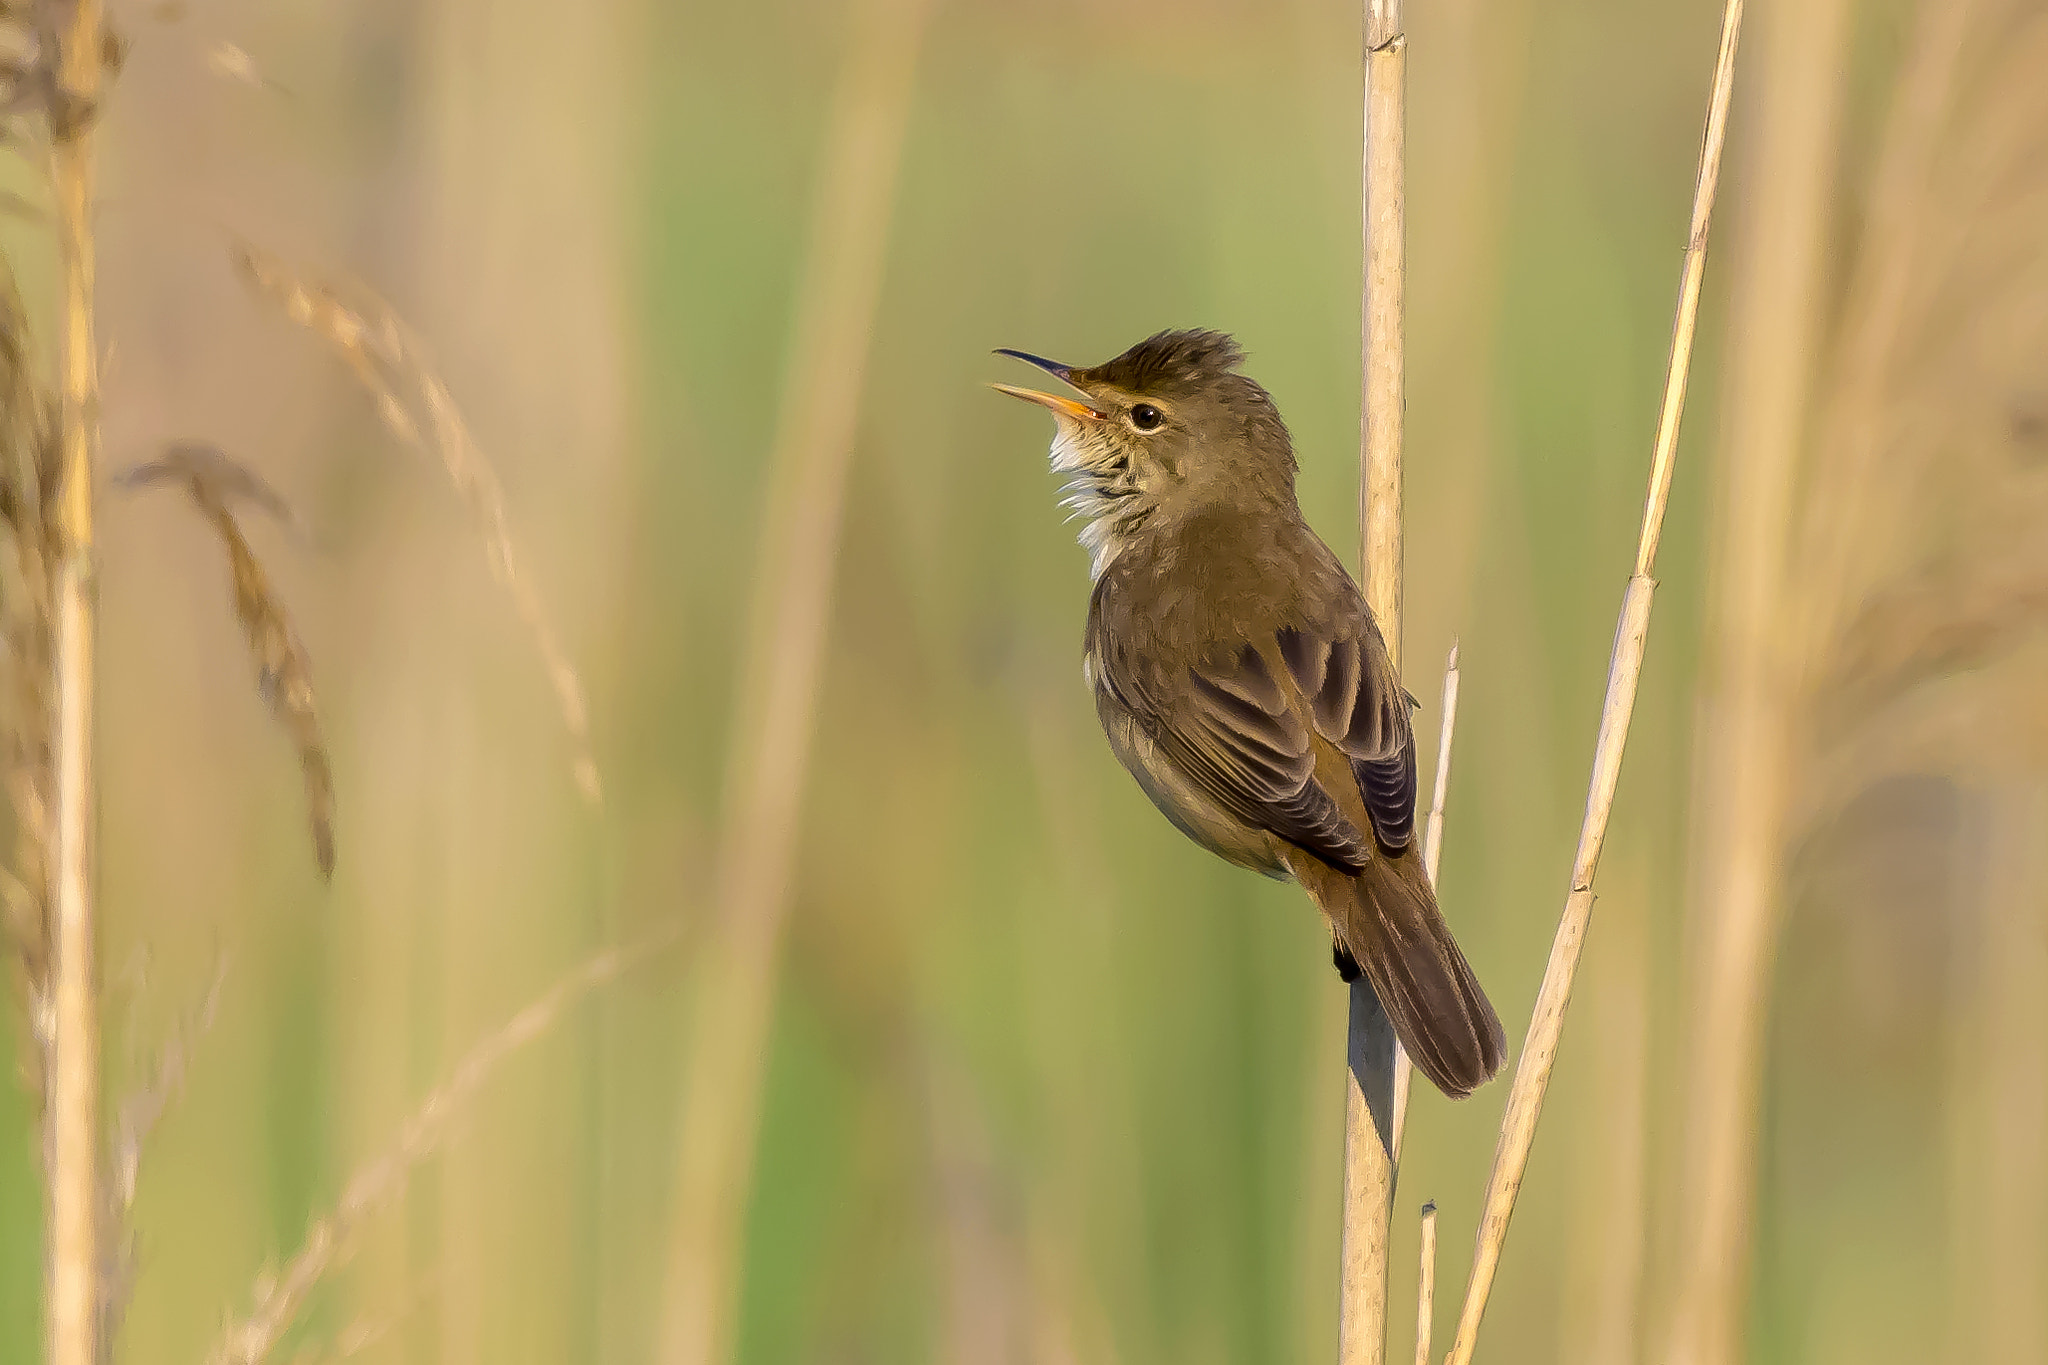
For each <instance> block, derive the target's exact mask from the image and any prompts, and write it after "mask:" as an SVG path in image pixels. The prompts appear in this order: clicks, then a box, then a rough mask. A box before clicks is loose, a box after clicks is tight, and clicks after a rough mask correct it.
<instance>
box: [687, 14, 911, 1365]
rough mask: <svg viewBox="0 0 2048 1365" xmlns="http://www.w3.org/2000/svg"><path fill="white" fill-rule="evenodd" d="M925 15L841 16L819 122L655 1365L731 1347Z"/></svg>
mask: <svg viewBox="0 0 2048 1365" xmlns="http://www.w3.org/2000/svg"><path fill="white" fill-rule="evenodd" d="M928 9H929V6H928V4H927V3H926V0H872V3H869V4H866V5H863V6H860V7H858V9H857V11H856V14H855V17H854V20H853V22H854V23H855V25H856V26H857V28H858V29H859V32H858V34H857V36H856V37H855V38H854V41H853V43H852V44H851V47H850V49H849V52H848V56H847V59H846V66H845V67H844V68H843V71H842V75H841V78H840V82H839V88H838V91H837V93H836V95H835V96H834V100H833V104H832V109H831V114H830V117H829V120H828V122H827V125H826V126H827V129H828V134H827V136H828V144H827V149H826V153H825V156H824V159H823V161H822V162H821V163H820V166H821V171H820V173H821V175H822V180H821V183H820V184H819V187H818V190H817V194H816V198H815V200H814V203H813V215H814V216H813V219H812V232H811V240H810V243H809V246H808V247H807V259H806V264H805V273H804V278H805V281H806V287H805V288H804V289H803V290H801V291H800V293H799V297H800V298H802V299H803V300H804V304H803V308H802V311H801V313H800V315H799V317H798V320H797V327H796V351H795V355H794V358H793V361H792V363H791V365H790V368H789V371H788V374H787V376H786V379H785V386H784V390H783V403H782V411H781V414H780V418H779V421H778V427H777V434H776V439H775V446H774V452H773V455H772V457H771V470H772V473H771V476H770V480H771V481H770V492H769V498H768V505H767V511H766V513H765V517H764V520H763V523H762V531H761V537H760V542H759V554H760V559H759V565H758V569H757V572H756V574H755V579H754V581H755V584H756V593H755V599H754V603H753V607H752V611H751V614H750V617H749V625H748V642H747V647H746V653H745V664H744V671H743V673H742V677H741V686H740V690H739V695H740V697H741V698H742V699H743V700H742V707H743V711H742V716H741V718H740V721H739V722H738V724H737V725H736V727H735V733H736V734H737V735H738V736H739V738H738V739H737V740H736V741H735V743H734V745H733V748H732V753H731V763H730V767H729V771H728V777H727V782H726V803H727V804H726V812H725V830H724V835H723V842H722V846H721V848H720V851H719V860H718V874H717V878H718V879H717V888H718V890H717V898H718V899H717V929H716V930H715V931H714V937H713V939H712V941H711V942H710V943H708V944H707V945H706V950H705V953H706V961H705V962H703V963H702V964H700V969H699V971H698V972H697V974H696V975H697V982H698V989H697V993H696V998H695V1000H694V1001H693V1005H692V1009H691V1015H690V1021H689V1034H688V1037H687V1039H686V1040H685V1047H686V1049H687V1057H686V1062H685V1070H684V1080H683V1085H684V1092H683V1109H682V1125H683V1126H682V1133H681V1136H680V1139H679V1142H678V1152H677V1170H676V1184H675V1196H674V1197H675V1203H674V1211H673V1222H672V1230H671V1235H670V1241H669V1248H668V1268H667V1281H666V1284H667V1292H666V1293H665V1295H664V1302H665V1305H666V1308H665V1313H664V1321H663V1325H662V1331H661V1339H660V1346H659V1358H660V1359H661V1360H662V1361H664V1362H666V1365H716V1362H719V1361H722V1360H724V1359H725V1358H726V1356H727V1355H728V1354H729V1352H730V1350H731V1341H732V1331H731V1322H732V1318H733V1315H734V1308H735V1298H736V1294H737V1289H738V1286H737V1283H736V1282H735V1278H734V1274H733V1271H734V1267H735V1266H737V1265H738V1264H739V1263H740V1259H741V1257H740V1239H741V1230H742V1216H743V1214H744V1211H745V1209H746V1206H747V1199H748V1195H749V1191H750V1190H751V1188H752V1184H753V1165H754V1148H755V1142H756V1138H757V1130H758V1127H759V1122H760V1091H761V1073H762V1068H763V1065H764V1063H765V1061H766V1053H767V1044H768V1026H769V1021H770V1019H771V1018H772V1015H773V1011H774V1000H775V989H776V974H777V967H778V964H779V961H780V958H781V945H782V938H783V930H784V927H785V924H786V922H787V919H788V912H789V891H790V888H789V882H790V873H791V863H792V855H793V853H794V850H795V844H796V834H797V815H798V808H799V804H800V798H801V796H802V792H803V788H804V783H805V780H806V774H807V770H808V767H809V762H810V748H811V731H812V727H813V723H814V720H815V717H816V711H817V702H818V692H819V682H820V678H821V675H822V671H823V665H824V653H825V639H826V626H827V622H828V620H829V615H830V604H831V599H832V591H833V584H834V576H835V569H836V563H835V561H836V558H837V554H838V545H839V533H840V523H841V512H842V509H843V503H844V498H845V488H846V476H847V469H848V465H849V463H850V460H851V456H852V453H853V444H854V429H855V420H856V416H857V414H858V411H859V405H860V394H861V385H862V382H863V379H864V376H865V373H866V360H867V354H868V344H869V338H870V334H871V332H872V329H873V324H874V316H875V307H876V302H877V299H878V298H879V296H880V291H881V282H882V268H883V264H884V261H885V258H886V254H887V253H886V248H887V245H888V241H889V229H890V224H891V220H892V217H893V211H894V205H895V198H896V195H895V186H896V175H897V167H898V164H899V162H900V159H901V155H902V149H903V140H904V133H905V130H906V128H907V126H908V121H909V112H910V97H911V92H912V88H913V82H914V78H915V75H916V68H917V53H918V49H919V47H920V45H921V40H922V37H923V33H924V28H925V20H926V15H927V13H928Z"/></svg>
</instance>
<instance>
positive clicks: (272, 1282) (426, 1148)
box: [206, 925, 682, 1365]
mask: <svg viewBox="0 0 2048 1365" xmlns="http://www.w3.org/2000/svg"><path fill="white" fill-rule="evenodd" d="M681 937H682V930H681V927H680V926H679V925H669V926H665V927H663V928H662V929H660V930H658V931H656V932H654V933H652V934H650V935H648V936H647V937H646V938H643V939H641V940H640V941H639V942H637V943H633V944H627V945H623V946H620V947H614V948H607V949H604V950H603V951H601V952H599V953H596V954H595V955H593V956H592V957H590V958H589V959H588V960H586V961H585V962H584V963H583V964H582V965H581V966H579V967H577V968H575V969H574V970H573V971H571V972H570V973H569V974H568V975H566V976H564V977H562V978H561V979H560V980H559V981H557V982H555V984H554V985H553V986H550V987H549V988H548V989H547V990H546V991H545V992H543V993H542V994H541V995H540V996H539V997H538V998H536V999H535V1000H534V1001H532V1003H530V1004H528V1005H527V1006H526V1007H525V1008H524V1009H522V1010H520V1011H519V1012H518V1013H517V1014H515V1015H513V1016H512V1017H511V1018H510V1019H508V1020H506V1021H505V1023H504V1024H503V1025H502V1026H501V1027H499V1028H498V1029H497V1031H495V1032H494V1033H491V1034H490V1035H488V1036H487V1037H485V1038H483V1039H482V1040H481V1041H479V1042H478V1043H477V1044H476V1045H475V1046H474V1047H472V1048H471V1049H470V1050H469V1051H468V1052H467V1053H466V1054H464V1056H463V1057H462V1060H461V1061H459V1062H457V1063H456V1065H455V1068H454V1070H452V1071H450V1072H449V1073H448V1075H447V1076H446V1078H444V1079H443V1080H442V1081H441V1083H440V1084H439V1085H437V1086H435V1087H434V1088H433V1089H432V1090H431V1091H429V1092H428V1093H427V1095H426V1097H425V1098H424V1099H422V1100H421V1101H420V1103H419V1105H418V1106H417V1107H416V1108H415V1109H414V1110H413V1111H412V1113H411V1114H410V1115H408V1116H407V1117H406V1120H405V1122H404V1123H403V1124H401V1125H400V1126H399V1130H398V1133H397V1135H396V1137H395V1138H394V1139H393V1141H392V1143H391V1145H390V1146H389V1147H386V1148H385V1149H384V1150H383V1151H381V1152H379V1153H377V1154H376V1155H375V1156H373V1157H371V1158H370V1159H369V1160H367V1161H365V1162H364V1163H363V1164H362V1165H360V1166H358V1167H357V1168H356V1169H355V1171H354V1173H353V1174H352V1175H350V1176H349V1179H348V1183H347V1184H346V1185H345V1186H343V1188H342V1192H341V1198H340V1199H339V1200H338V1201H337V1202H336V1203H335V1206H334V1207H333V1208H332V1209H331V1210H329V1211H328V1212H327V1213H326V1214H325V1215H323V1216H322V1217H320V1218H319V1219H317V1220H315V1222H314V1223H313V1226H312V1227H311V1228H310V1229H308V1231H307V1233H306V1238H305V1240H304V1241H303V1242H302V1243H300V1245H299V1249H298V1250H297V1251H296V1252H294V1253H293V1255H292V1258H291V1259H290V1260H289V1261H287V1262H286V1263H285V1264H284V1266H283V1268H282V1269H280V1270H276V1271H265V1272H264V1273H263V1274H262V1275H260V1276H259V1277H258V1278H257V1280H256V1283H255V1286H254V1288H253V1289H252V1291H251V1299H252V1302H251V1305H250V1308H249V1311H248V1312H247V1313H246V1314H244V1315H243V1316H240V1317H237V1318H231V1319H230V1320H229V1321H228V1322H227V1323H226V1324H225V1325H224V1326H223V1327H222V1328H221V1331H220V1334H219V1336H217V1337H216V1338H215V1339H214V1344H213V1346H212V1348H211V1349H210V1350H208V1352H207V1354H206V1360H207V1365H257V1362H260V1361H265V1360H268V1359H270V1357H271V1355H272V1354H273V1353H274V1352H275V1351H276V1350H277V1348H278V1346H279V1345H280V1343H281V1342H282V1341H283V1339H284V1337H285V1335H286V1334H287V1333H288V1332H290V1330H291V1329H292V1326H293V1325H294V1324H295V1323H296V1322H297V1320H298V1315H299V1311H300V1309H302V1308H303V1307H304V1306H305V1301H306V1297H307V1295H309V1294H310V1293H312V1291H313V1290H314V1288H315V1287H316V1286H318V1285H319V1283H320V1281H321V1280H322V1279H323V1278H325V1277H326V1275H327V1274H328V1273H329V1272H330V1271H332V1270H334V1269H335V1268H336V1267H338V1266H340V1265H342V1264H343V1263H344V1262H346V1261H347V1259H348V1257H349V1255H350V1254H351V1253H352V1251H353V1250H354V1242H355V1235H356V1232H357V1230H358V1229H359V1228H360V1227H361V1226H362V1224H363V1222H364V1220H366V1219H367V1218H369V1217H370V1216H371V1215H372V1214H374V1213H376V1212H377V1211H378V1210H379V1209H381V1208H383V1207H385V1206H386V1205H387V1204H389V1203H390V1202H391V1201H392V1200H394V1199H396V1198H397V1197H398V1196H399V1195H400V1194H401V1193H403V1192H404V1189H405V1186H406V1182H407V1181H408V1180H409V1179H410V1178H411V1176H412V1173H413V1171H414V1170H416V1169H417V1168H418V1167H419V1165H420V1164H421V1163H422V1162H424V1161H426V1160H427V1159H428V1158H429V1157H431V1156H433V1155H434V1154H435V1153H436V1152H438V1151H440V1150H441V1148H442V1147H443V1145H444V1144H445V1143H446V1142H447V1141H448V1137H449V1133H450V1132H451V1130H452V1129H453V1128H454V1126H455V1124H456V1122H457V1121H458V1120H459V1119H460V1118H461V1117H462V1116H463V1114H464V1113H465V1112H466V1111H467V1110H468V1108H469V1106H470V1104H471V1102H472V1101H473V1100H474V1099H475V1098H476V1095H477V1092H478V1091H479V1090H481V1089H482V1088H483V1086H484V1084H485V1082H487V1081H489V1080H490V1079H491V1078H492V1077H493V1076H494V1075H496V1074H497V1071H498V1068H499V1067H501V1066H502V1065H503V1064H504V1063H505V1062H506V1061H507V1060H508V1059H509V1058H510V1057H512V1055H513V1054H515V1053H517V1052H519V1051H521V1050H522V1049H524V1048H526V1047H527V1046H529V1045H530V1044H532V1043H534V1042H535V1041H537V1040H538V1039H540V1038H542V1037H544V1036H546V1035H547V1034H548V1033H549V1032H550V1031H551V1030H552V1029H553V1028H554V1027H555V1025H556V1024H557V1023H558V1022H559V1021H560V1020H561V1018H562V1016H563V1015H565V1014H567V1013H568V1012H569V1011H570V1010H571V1009H573V1008H574V1007H576V1006H577V1005H579V1004H581V1003H582V1002H583V1001H585V1000H587V999H589V998H590V996H591V995H593V994H594V993H595V992H597V991H599V990H601V989H603V988H604V987H606V986H608V985H610V984H611V983H612V982H614V981H616V980H618V979H619V978H620V977H621V976H624V975H625V974H626V973H627V972H629V971H631V970H633V969H634V968H636V967H638V966H641V965H642V964H644V963H645V962H647V961H648V960H649V959H650V958H652V957H654V956H656V955H657V954H660V953H662V952H665V951H667V950H668V949H670V948H672V947H674V946H675V945H676V944H677V943H678V942H680V941H681Z"/></svg>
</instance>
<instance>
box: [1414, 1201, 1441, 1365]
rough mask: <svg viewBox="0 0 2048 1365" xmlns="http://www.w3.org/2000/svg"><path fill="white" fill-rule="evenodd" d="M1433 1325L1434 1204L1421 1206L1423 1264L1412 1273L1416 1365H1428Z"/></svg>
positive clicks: (1434, 1308)
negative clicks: (1413, 1277) (1413, 1280)
mask: <svg viewBox="0 0 2048 1365" xmlns="http://www.w3.org/2000/svg"><path fill="white" fill-rule="evenodd" d="M1435 1325H1436V1201H1435V1200H1431V1201H1430V1202H1429V1203H1427V1204H1424V1205H1423V1206H1422V1261H1421V1265H1420V1266H1419V1267H1418V1268H1417V1270H1416V1274H1415V1365H1429V1338H1430V1332H1431V1329H1432V1328H1433V1327H1434V1326H1435Z"/></svg>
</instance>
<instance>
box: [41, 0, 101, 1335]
mask: <svg viewBox="0 0 2048 1365" xmlns="http://www.w3.org/2000/svg"><path fill="white" fill-rule="evenodd" d="M100 41H101V28H100V6H99V3H98V0H74V3H73V5H72V7H71V12H70V14H69V15H68V16H67V21H66V22H65V23H64V25H63V32H62V35H61V44H62V46H61V49H60V51H61V59H60V65H59V67H58V71H57V81H56V90H55V93H54V94H53V96H52V98H51V113H50V127H51V154H50V179H51V183H52V187H53V189H54V192H55V196H56V209H57V253H58V262H59V270H60V272H61V276H62V288H63V310H64V316H63V324H64V325H63V343H62V345H63V350H62V359H61V362H60V370H59V383H60V386H61V392H62V398H63V413H62V423H63V426H62V433H61V442H62V460H63V479H62V484H61V487H60V489H59V493H58V504H57V511H56V516H57V526H56V542H57V555H58V564H57V573H56V623H55V624H56V630H55V632H54V633H55V660H54V670H55V673H56V679H55V681H56V717H55V720H56V738H55V743H54V744H53V745H52V748H53V749H54V751H55V753H56V756H57V774H56V776H57V799H56V808H57V809H56V819H55V821H54V824H53V828H54V831H55V835H54V837H55V841H56V846H55V848H54V849H53V850H52V855H51V858H50V866H51V868H52V873H53V881H54V890H55V901H54V914H53V916H52V918H53V932H52V949H53V958H52V974H53V978H54V989H53V990H52V992H51V995H52V1003H53V1013H54V1016H55V1030H54V1037H53V1040H52V1041H53V1052H54V1059H53V1065H52V1068H51V1074H50V1081H49V1086H50V1094H49V1108H48V1113H49V1123H48V1128H47V1130H46V1132H45V1136H44V1158H43V1159H44V1169H45V1172H46V1177H45V1178H46V1179H47V1181H48V1184H49V1209H48V1217H49V1243H48V1246H47V1248H46V1255H47V1257H48V1274H49V1290H48V1302H47V1304H46V1306H45V1314H46V1319H47V1331H48V1338H49V1346H48V1349H49V1357H48V1358H49V1365H98V1336H99V1332H98V1328H99V1265H100V1255H99V1227H98V1222H99V1208H100V1199H99V1170H98V1165H99V1162H98V1157H99V1133H100V1125H99V1109H100V1080H101V1078H100V1042H99V1000H98V994H99V980H98V974H97V973H98V967H97V965H96V963H95V951H94V950H95V948H96V946H97V945H96V940H97V934H98V931H97V927H96V926H95V924H94V921H93V877H92V872H93V847H92V841H93V830H92V824H93V820H92V817H93V761H92V739H93V689H94V684H95V677H94V671H93V668H94V664H93V645H94V642H95V641H94V634H95V627H94V585H93V516H92V514H93V465H94V458H93V457H94V448H95V446H97V444H98V430H99V392H98V389H99V377H98V372H97V371H98V366H97V363H96V359H95V355H94V351H93V228H92V194H93V177H92V170H93V167H92V117H93V113H94V106H95V104H96V102H97V100H98V98H99V88H100Z"/></svg>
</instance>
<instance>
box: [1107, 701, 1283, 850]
mask: <svg viewBox="0 0 2048 1365" xmlns="http://www.w3.org/2000/svg"><path fill="white" fill-rule="evenodd" d="M1091 681H1092V679H1091ZM1094 692H1095V713H1096V715H1097V716H1099V717H1100V718H1101V720H1102V731H1103V733H1104V734H1105V735H1107V736H1108V737H1109V748H1110V752H1112V753H1114V754H1115V755H1116V757H1117V761H1118V762H1119V763H1121V764H1123V765H1124V767H1125V768H1126V769H1127V770H1129V772H1130V774H1131V776H1132V777H1135V778H1136V779H1138V786H1139V787H1141V788H1143V789H1144V792H1145V795H1147V796H1149V797H1151V798H1152V804H1153V805H1155V806H1157V807H1159V812H1160V814H1162V815H1164V816H1165V817H1166V818H1167V819H1168V820H1171V821H1172V822H1173V825H1174V828H1176V829H1178V830H1179V831H1180V832H1181V833H1182V834H1185V835H1187V836H1188V838H1190V839H1193V840H1194V841H1195V842H1196V843H1198V844H1200V845H1201V846H1202V847H1203V848H1206V849H1208V850H1209V851H1210V852H1211V853H1214V854H1215V855H1216V856H1217V857H1219V858H1222V859H1225V860H1226V861H1228V862H1233V863H1236V864H1237V865H1238V866H1239V867H1247V868H1250V869H1251V870H1252V871H1254V872H1260V873H1263V874H1265V875H1266V876H1268V877H1274V878H1278V879H1280V880H1283V881H1284V880H1286V879H1287V878H1288V877H1289V876H1290V875H1292V874H1291V873H1289V871H1288V869H1287V864H1286V862H1285V861H1284V849H1283V845H1282V843H1281V841H1280V840H1279V839H1277V838H1275V837H1274V836H1273V835H1272V834H1270V833H1268V832H1267V831H1265V830H1262V829H1254V828H1253V827H1251V826H1250V825H1247V824H1245V823H1244V822H1243V821H1241V820H1239V819H1237V818H1236V817H1235V816H1232V815H1230V814H1228V813H1227V812H1225V811H1223V810H1221V809H1219V808H1218V807H1217V806H1216V804H1215V803H1214V802H1213V801H1211V800H1209V798H1208V797H1206V796H1204V795H1203V794H1202V793H1201V792H1200V791H1199V790H1197V789H1196V788H1195V787H1194V785H1193V784H1192V783H1190V782H1188V781H1186V780H1185V779H1183V778H1182V777H1181V776H1180V774H1179V773H1178V772H1176V771H1175V770H1174V768H1173V765H1172V764H1171V762H1169V761H1168V759H1167V758H1166V756H1165V755H1164V754H1162V753H1160V752H1159V746H1158V745H1156V744H1154V743H1153V742H1152V740H1151V739H1150V738H1149V737H1147V736H1146V735H1145V733H1144V732H1143V730H1142V729H1140V727H1139V725H1138V723H1137V721H1136V720H1135V719H1133V718H1132V716H1131V713H1130V712H1129V711H1127V710H1125V709H1124V707H1123V706H1122V704H1121V703H1119V702H1118V701H1117V700H1116V698H1115V697H1113V696H1111V695H1110V694H1109V692H1108V691H1107V690H1106V689H1104V688H1102V687H1100V686H1097V687H1095V688H1094Z"/></svg>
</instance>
